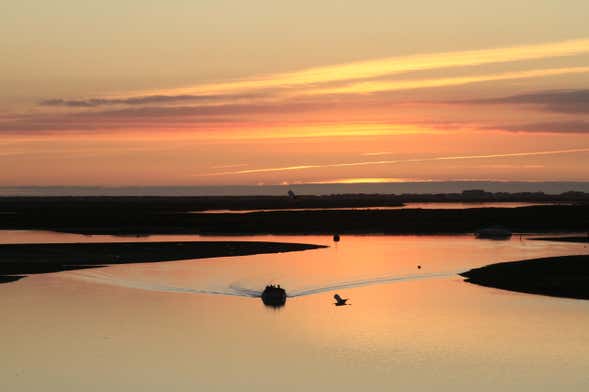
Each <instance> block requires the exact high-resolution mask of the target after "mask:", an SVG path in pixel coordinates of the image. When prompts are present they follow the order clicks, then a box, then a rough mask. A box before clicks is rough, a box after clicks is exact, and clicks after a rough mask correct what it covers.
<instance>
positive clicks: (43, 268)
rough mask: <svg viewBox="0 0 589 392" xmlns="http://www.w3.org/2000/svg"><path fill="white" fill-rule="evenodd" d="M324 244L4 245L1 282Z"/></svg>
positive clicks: (1, 248)
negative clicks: (113, 265)
mask: <svg viewBox="0 0 589 392" xmlns="http://www.w3.org/2000/svg"><path fill="white" fill-rule="evenodd" d="M325 247H326V246H324V245H310V244H297V243H286V242H257V241H190V242H104V243H71V244H66V243H64V244H2V245H0V284H1V283H9V282H14V281H17V280H19V279H22V278H24V277H25V276H27V275H31V274H41V273H51V272H59V271H66V270H76V269H83V268H98V267H105V266H108V265H112V264H129V263H153V262H164V261H177V260H189V259H201V258H212V257H228V256H245V255H255V254H262V253H281V252H294V251H302V250H310V249H319V248H325Z"/></svg>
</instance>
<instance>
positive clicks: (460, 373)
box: [0, 233, 589, 392]
mask: <svg viewBox="0 0 589 392" xmlns="http://www.w3.org/2000/svg"><path fill="white" fill-rule="evenodd" d="M28 238H29V239H30V238H33V234H31V233H29V234H28ZM35 238H36V239H37V240H38V241H39V242H42V240H43V238H40V237H35ZM60 238H61V241H63V240H64V238H69V239H70V240H78V237H75V236H74V237H60ZM167 238H168V239H169V240H177V239H178V238H177V237H167ZM223 238H229V239H235V237H217V238H212V239H215V240H222V239H223ZM13 239H14V236H13ZM21 239H22V238H21ZM55 239H56V240H57V238H55ZM154 239H156V240H159V241H161V240H166V237H163V236H156V237H154ZM207 239H211V238H207ZM240 239H249V240H265V241H272V240H275V241H292V242H307V243H318V244H329V243H332V238H331V236H310V237H304V236H293V237H283V236H280V237H272V236H263V237H247V238H240ZM0 240H1V235H0ZM101 241H104V238H102V239H101ZM585 251H586V249H584V248H583V244H567V243H548V242H543V241H526V240H525V239H524V240H523V241H520V240H519V239H518V240H509V241H502V242H495V241H477V240H475V239H474V238H473V237H472V236H456V237H450V236H398V237H395V236H346V237H345V240H344V241H342V242H340V243H339V245H338V247H332V248H328V249H319V250H313V251H305V252H296V253H285V254H273V255H270V254H269V255H256V256H244V257H236V258H221V259H210V260H193V261H190V260H189V261H181V262H169V263H156V264H136V265H117V266H113V267H108V268H103V269H100V270H85V271H76V272H62V273H57V274H48V275H36V276H32V277H30V278H27V279H24V280H22V281H20V282H17V283H14V284H8V285H2V286H0V308H2V310H3V314H4V315H5V317H4V318H3V322H2V323H0V336H4V337H7V338H5V339H4V340H3V346H2V352H1V353H0V379H2V385H3V387H4V389H5V390H7V391H8V390H10V391H36V390H48V391H66V390H67V391H70V390H75V391H78V390H79V391H105V390H113V391H116V390H125V391H129V392H134V391H142V392H160V391H161V390H173V391H179V392H193V391H195V390H204V391H209V390H215V391H231V390H238V391H242V392H248V391H256V392H257V391H264V390H269V389H278V390H280V391H281V392H295V391H302V390H309V391H314V390H325V391H339V392H343V391H357V390H375V391H377V390H402V391H404V390H407V391H433V390H435V391H452V392H472V391H474V390H476V391H482V392H491V391H493V392H495V391H498V390H507V391H524V392H531V391H540V390H570V391H573V390H587V388H589V378H588V377H587V363H588V362H589V344H588V342H589V301H577V300H570V299H560V298H550V297H542V296H534V295H526V294H515V293H510V292H506V291H500V290H495V289H490V288H484V287H477V286H472V285H468V284H465V283H463V281H462V279H461V278H460V277H458V276H456V275H448V274H447V273H451V272H453V271H459V270H464V269H469V268H472V267H476V266H480V265H484V264H489V263H493V262H498V261H508V260H518V259H524V258H533V257H542V256H554V255H564V254H575V253H576V254H580V253H583V252H585ZM416 265H421V266H422V269H421V270H417V269H416ZM79 273H80V274H88V275H87V276H85V277H83V276H79V275H77V274H79ZM445 273H446V274H445ZM435 274H438V276H437V277H435ZM377 279H380V280H377ZM386 279H389V280H386ZM393 279H397V280H393ZM268 282H280V285H281V287H284V288H285V289H286V291H287V295H288V298H287V301H288V306H284V307H282V308H278V309H280V311H278V312H274V311H261V310H264V309H276V308H265V307H264V308H262V306H263V305H262V304H261V303H260V296H261V291H262V289H263V288H264V287H265V285H266V284H267V283H268ZM367 282H373V283H371V284H369V285H364V286H362V284H365V283H367ZM375 282H376V283H375ZM342 285H347V287H346V288H345V289H344V288H342ZM354 285H356V286H354ZM336 293H338V294H340V296H341V297H342V298H347V297H349V298H352V300H350V302H352V301H353V305H354V306H342V307H336V306H334V305H333V303H334V298H333V296H334V295H335V294H336ZM210 294H216V295H210ZM219 294H222V295H219ZM307 294H308V295H307ZM563 331H566V333H563ZM276 358H278V359H279V360H275V359H276ZM261 368H262V369H263V371H260V369H261ZM334 375H337V377H334Z"/></svg>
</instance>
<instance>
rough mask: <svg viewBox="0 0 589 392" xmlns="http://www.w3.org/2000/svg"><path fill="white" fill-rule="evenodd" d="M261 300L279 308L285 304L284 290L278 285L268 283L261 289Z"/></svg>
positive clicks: (265, 303)
mask: <svg viewBox="0 0 589 392" xmlns="http://www.w3.org/2000/svg"><path fill="white" fill-rule="evenodd" d="M261 297H262V302H263V303H264V305H266V306H269V307H272V308H280V307H282V306H284V305H285V304H286V290H284V289H283V288H282V287H280V285H276V286H275V285H273V284H271V285H268V286H266V288H265V289H264V291H262V295H261Z"/></svg>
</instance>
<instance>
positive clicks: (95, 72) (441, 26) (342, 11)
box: [0, 0, 589, 186]
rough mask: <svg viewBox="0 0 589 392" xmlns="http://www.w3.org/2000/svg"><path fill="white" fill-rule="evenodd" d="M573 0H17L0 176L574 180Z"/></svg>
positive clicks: (580, 54) (580, 116) (577, 120)
mask: <svg viewBox="0 0 589 392" xmlns="http://www.w3.org/2000/svg"><path fill="white" fill-rule="evenodd" d="M588 15H589V2H587V1H586V0H563V1H548V0H546V1H538V0H535V1H531V0H527V1H524V0H509V1H507V0H496V1H493V2H473V1H466V0H450V1H444V2H438V1H412V2H394V1H384V0H382V1H381V0H366V1H361V2H358V1H354V2H351V1H350V2H348V1H341V0H340V1H321V2H318V1H307V0H300V1H297V2H290V3H289V2H276V1H262V0H252V1H248V2H244V1H235V0H216V1H209V0H199V1H187V0H168V1H165V2H163V1H161V2H152V1H135V0H133V1H131V0H117V1H114V0H104V1H101V2H80V1H73V0H55V1H51V2H41V1H38V0H37V1H32V0H21V1H18V2H10V3H7V4H5V5H2V7H0V58H1V61H0V86H1V87H2V88H1V89H0V168H1V170H0V186H18V185H40V186H41V185H42V186H45V185H103V186H124V185H230V184H243V185H255V184H267V185H270V184H296V183H338V182H343V183H350V182H352V183H353V182H381V181H385V182H386V181H393V182H396V181H429V180H441V181H444V180H465V179H467V180H468V179H473V180H474V179H476V180H509V181H520V180H521V181H589V170H587V168H588V167H589V23H588V21H587V16H588Z"/></svg>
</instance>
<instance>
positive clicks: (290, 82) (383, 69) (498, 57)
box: [164, 39, 589, 94]
mask: <svg viewBox="0 0 589 392" xmlns="http://www.w3.org/2000/svg"><path fill="white" fill-rule="evenodd" d="M588 52H589V39H577V40H569V41H561V42H554V43H543V44H535V45H520V46H511V47H503V48H493V49H481V50H468V51H455V52H441V53H431V54H418V55H409V56H397V57H388V58H382V59H375V60H368V61H357V62H351V63H347V64H336V65H329V66H323V67H313V68H308V69H304V70H300V71H295V72H289V73H278V74H269V75H262V76H259V77H254V78H251V79H245V80H237V81H232V82H221V83H209V84H203V85H197V86H194V87H187V88H181V89H172V90H167V91H165V92H164V93H166V94H167V93H169V94H191V93H193V92H194V91H197V92H199V93H204V94H210V93H223V92H235V91H243V90H255V89H263V88H282V87H297V86H313V85H317V84H323V83H333V82H345V81H354V80H359V79H372V78H379V77H384V76H392V75H397V74H401V73H407V72H412V71H424V70H432V69H440V68H447V67H464V66H477V65H484V64H492V63H505V62H514V61H523V60H533V59H543V58H553V57H562V56H573V55H578V54H583V53H588Z"/></svg>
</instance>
